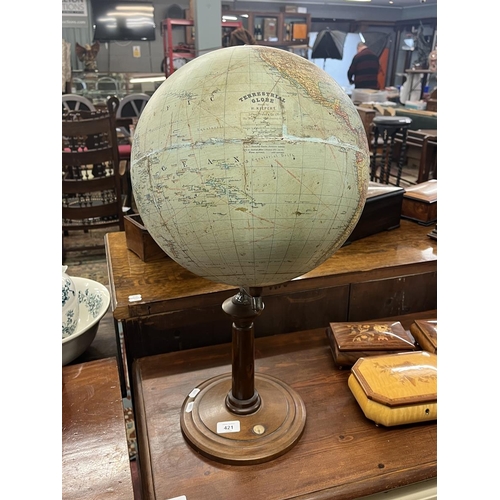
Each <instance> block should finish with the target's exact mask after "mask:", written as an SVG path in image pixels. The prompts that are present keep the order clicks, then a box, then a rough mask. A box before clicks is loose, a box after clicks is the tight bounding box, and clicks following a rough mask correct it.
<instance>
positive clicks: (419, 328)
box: [410, 318, 438, 354]
mask: <svg viewBox="0 0 500 500" xmlns="http://www.w3.org/2000/svg"><path fill="white" fill-rule="evenodd" d="M437 330H438V326H437V318H425V319H419V320H415V321H414V323H413V324H412V325H411V326H410V331H411V333H412V334H413V336H414V337H415V340H416V341H417V342H418V345H420V347H421V348H422V349H424V351H429V352H433V353H435V354H437V351H438V339H437Z"/></svg>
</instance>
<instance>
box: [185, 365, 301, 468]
mask: <svg viewBox="0 0 500 500" xmlns="http://www.w3.org/2000/svg"><path fill="white" fill-rule="evenodd" d="M255 389H256V391H257V392H258V393H259V395H260V398H261V405H260V407H259V409H258V410H257V411H256V412H255V413H252V414H250V415H237V414H236V413H233V412H231V411H230V410H229V409H228V407H227V406H226V403H225V400H226V396H227V394H228V393H229V391H230V390H231V374H224V375H219V376H218V377H214V378H211V379H209V380H207V381H205V382H203V383H202V384H200V385H199V386H198V387H197V388H196V389H195V390H193V391H192V392H191V394H190V395H189V396H188V397H187V398H186V399H185V401H184V403H183V405H182V409H181V429H182V433H183V434H184V437H185V438H186V440H187V441H188V443H189V444H190V445H191V446H192V447H193V448H195V449H196V450H197V451H198V452H200V453H201V454H202V455H204V456H206V457H208V458H211V459H214V460H217V461H219V462H223V463H227V464H232V465H248V464H258V463H262V462H267V461H268V460H272V459H273V458H276V457H279V456H280V455H283V454H284V453H286V452H287V451H288V450H289V449H290V448H292V446H294V445H295V444H296V443H297V441H298V440H299V438H300V436H301V435H302V432H303V430H304V426H305V423H306V408H305V405H304V402H303V401H302V399H301V397H300V396H299V395H298V394H297V392H295V390H293V389H292V388H291V387H289V386H288V385H286V384H285V383H283V382H282V381H280V380H278V379H276V378H274V377H271V376H269V375H265V374H256V375H255ZM198 390H199V392H198Z"/></svg>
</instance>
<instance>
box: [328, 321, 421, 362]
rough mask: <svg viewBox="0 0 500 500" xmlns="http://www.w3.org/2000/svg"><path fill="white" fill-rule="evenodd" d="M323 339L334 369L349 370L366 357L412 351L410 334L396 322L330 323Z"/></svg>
mask: <svg viewBox="0 0 500 500" xmlns="http://www.w3.org/2000/svg"><path fill="white" fill-rule="evenodd" d="M326 336H327V338H328V342H329V343H330V349H331V351H332V356H333V361H334V362H335V364H336V365H337V367H338V368H344V367H350V366H352V365H354V363H356V361H357V360H358V359H359V358H362V357H366V356H380V355H383V354H394V353H397V352H407V351H414V350H415V349H416V348H415V339H414V338H413V336H412V334H411V333H410V332H408V331H406V330H405V329H404V328H403V325H402V324H401V323H400V322H399V321H389V322H387V321H370V322H356V323H354V322H347V323H346V322H340V323H330V324H329V326H328V327H327V329H326Z"/></svg>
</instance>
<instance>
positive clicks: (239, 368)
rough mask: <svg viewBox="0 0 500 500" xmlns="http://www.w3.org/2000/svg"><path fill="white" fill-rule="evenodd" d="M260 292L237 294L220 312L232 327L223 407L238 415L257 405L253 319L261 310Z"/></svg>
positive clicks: (255, 289)
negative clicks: (228, 379) (228, 382)
mask: <svg viewBox="0 0 500 500" xmlns="http://www.w3.org/2000/svg"><path fill="white" fill-rule="evenodd" d="M261 292H262V288H251V289H249V290H248V291H247V290H245V289H244V288H240V291H239V293H237V294H236V295H234V296H233V297H231V298H230V299H227V300H226V301H224V303H223V304H222V309H223V310H224V312H225V313H226V314H228V315H229V316H231V318H232V319H233V324H232V379H231V383H232V387H231V391H229V393H228V394H227V396H226V401H225V402H226V406H227V407H228V409H229V410H231V411H232V412H234V413H236V414H238V415H248V414H251V413H254V412H256V411H257V410H258V409H259V407H260V404H261V399H260V396H259V393H258V392H257V391H256V390H255V347H254V341H255V335H254V319H255V318H256V317H257V316H258V315H259V314H260V313H261V312H262V310H263V309H264V304H263V302H262V297H261Z"/></svg>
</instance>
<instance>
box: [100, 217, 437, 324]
mask: <svg viewBox="0 0 500 500" xmlns="http://www.w3.org/2000/svg"><path fill="white" fill-rule="evenodd" d="M430 230H431V229H430V228H429V227H426V226H421V225H419V224H417V223H415V222H412V221H407V220H401V226H400V227H399V228H397V229H393V230H391V231H385V232H382V233H378V234H375V235H373V236H369V237H367V238H363V239H360V240H357V241H354V242H352V243H351V244H349V245H347V246H345V247H342V248H341V249H339V250H338V251H337V252H336V253H335V254H334V255H333V256H332V257H330V258H329V259H327V260H326V261H325V262H324V263H323V264H321V265H320V266H318V267H317V268H316V269H313V270H312V271H310V272H309V273H307V274H304V275H303V276H301V277H299V278H296V279H294V280H292V281H290V282H288V283H285V284H282V285H276V286H270V287H264V289H263V291H262V296H263V297H264V299H265V297H266V295H271V294H273V293H282V290H280V289H281V288H283V287H288V289H289V291H290V292H294V291H299V290H308V289H314V288H318V287H321V286H324V285H326V284H328V285H329V286H331V284H332V280H334V284H335V285H343V284H349V283H354V282H357V281H358V282H359V281H366V280H370V279H384V278H386V277H390V276H394V271H395V270H397V269H398V268H401V269H404V270H405V272H406V271H407V272H408V273H412V272H415V273H418V272H426V271H436V269H437V242H436V241H435V240H432V239H431V238H429V237H428V236H427V234H428V233H429V232H430ZM105 243H106V258H107V263H108V273H109V278H110V288H111V307H112V310H113V315H114V317H115V319H116V320H118V321H120V320H126V319H129V318H133V317H138V316H146V315H151V314H155V313H160V312H168V311H171V310H175V309H179V308H181V307H185V306H186V305H187V304H189V306H190V307H193V306H194V305H195V304H194V302H193V300H196V298H197V299H199V300H200V301H203V304H208V303H212V304H221V303H222V302H223V301H224V300H225V299H226V298H228V297H231V296H233V295H234V294H235V292H236V288H235V287H233V286H228V285H224V284H220V283H214V282H212V281H209V280H206V279H204V278H200V277H199V276H196V275H195V274H193V273H191V272H190V271H188V270H187V269H184V268H183V267H182V266H180V265H179V264H177V263H176V262H174V261H173V260H171V259H170V258H168V257H164V258H161V259H159V260H156V261H153V262H143V261H142V260H141V259H140V258H139V257H137V255H135V254H134V253H133V252H131V251H130V250H128V248H127V243H126V236H125V232H123V231H122V232H114V233H108V234H107V235H106V236H105ZM137 294H140V296H141V300H139V301H135V302H132V301H130V300H129V297H130V296H134V295H137Z"/></svg>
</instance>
